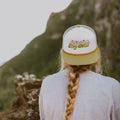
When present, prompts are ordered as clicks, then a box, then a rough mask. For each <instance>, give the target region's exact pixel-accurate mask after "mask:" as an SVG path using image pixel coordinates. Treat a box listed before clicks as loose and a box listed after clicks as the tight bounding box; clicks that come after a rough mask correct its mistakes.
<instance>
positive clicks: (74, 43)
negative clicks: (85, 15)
mask: <svg viewBox="0 0 120 120" xmlns="http://www.w3.org/2000/svg"><path fill="white" fill-rule="evenodd" d="M62 48H63V50H64V51H65V52H67V53H70V54H86V53H89V52H92V51H94V50H95V49H96V48H97V40H96V34H95V31H94V30H93V29H92V28H91V27H89V26H86V25H74V26H72V27H70V28H68V29H67V30H66V31H65V32H64V34H63V43H62Z"/></svg>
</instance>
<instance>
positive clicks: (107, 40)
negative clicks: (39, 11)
mask: <svg viewBox="0 0 120 120" xmlns="http://www.w3.org/2000/svg"><path fill="white" fill-rule="evenodd" d="M75 24H86V25H89V26H91V27H92V28H93V29H95V31H96V34H97V38H98V45H99V47H100V49H101V52H102V69H103V75H107V76H111V77H114V78H115V79H117V80H118V81H119V80H120V33H119V31H120V0H73V1H72V3H71V4H70V5H69V6H68V7H67V8H66V9H65V10H64V11H61V12H59V13H54V12H53V13H51V15H50V17H49V19H48V22H47V26H46V31H45V32H44V33H43V34H41V35H39V36H37V37H35V38H34V39H33V40H32V41H31V42H30V43H29V44H28V45H27V46H26V47H25V48H24V49H23V51H22V52H21V53H20V54H19V55H17V56H15V57H14V58H12V59H11V60H10V61H8V62H6V63H5V64H4V65H2V66H1V67H0V111H2V110H5V109H7V108H8V107H9V105H10V102H11V101H13V100H14V99H15V95H14V89H15V86H14V84H13V80H14V76H15V75H16V74H22V73H23V72H29V73H33V74H35V75H36V76H37V77H38V78H41V77H43V76H46V75H48V74H52V73H54V72H58V71H59V53H60V49H61V46H62V35H63V32H64V31H65V30H66V29H67V28H68V27H70V26H72V25H75ZM108 84H109V83H108Z"/></svg>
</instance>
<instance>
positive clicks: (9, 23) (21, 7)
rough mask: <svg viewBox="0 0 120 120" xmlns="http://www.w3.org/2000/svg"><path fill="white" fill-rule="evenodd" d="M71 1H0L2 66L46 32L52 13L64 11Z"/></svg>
mask: <svg viewBox="0 0 120 120" xmlns="http://www.w3.org/2000/svg"><path fill="white" fill-rule="evenodd" d="M71 1H72V0H0V65H2V64H3V63H4V62H6V61H8V60H9V59H11V58H12V57H14V56H16V55H17V54H19V53H20V51H21V50H22V49H23V48H24V47H25V46H26V45H27V44H28V43H29V42H30V41H31V40H32V39H33V38H34V37H36V36H37V35H39V34H41V33H43V32H44V31H45V28H46V23H47V20H48V18H49V15H50V13H51V12H59V11H61V10H64V9H65V8H66V7H67V6H68V5H69V4H70V3H71Z"/></svg>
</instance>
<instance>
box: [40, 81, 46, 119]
mask: <svg viewBox="0 0 120 120" xmlns="http://www.w3.org/2000/svg"><path fill="white" fill-rule="evenodd" d="M43 81H44V80H43ZM43 94H44V82H42V85H41V88H40V94H39V116H40V120H45V114H44V108H43V102H44V100H43Z"/></svg>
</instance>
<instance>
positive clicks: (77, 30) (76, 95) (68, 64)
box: [39, 24, 120, 120]
mask: <svg viewBox="0 0 120 120" xmlns="http://www.w3.org/2000/svg"><path fill="white" fill-rule="evenodd" d="M60 58H61V69H60V71H58V72H56V73H54V74H51V75H48V76H46V77H45V78H44V79H43V82H42V86H41V90H40V94H39V113H40V114H39V115H40V120H120V83H119V82H118V81H117V80H116V79H114V78H112V77H109V76H105V75H102V73H101V72H102V71H101V67H100V66H101V64H100V63H101V52H100V48H99V47H98V45H97V37H96V33H95V31H94V30H93V29H92V28H91V27H89V26H87V25H79V24H78V25H74V26H71V27H69V28H68V29H67V30H66V31H65V32H64V34H63V41H62V48H61V50H60Z"/></svg>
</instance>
